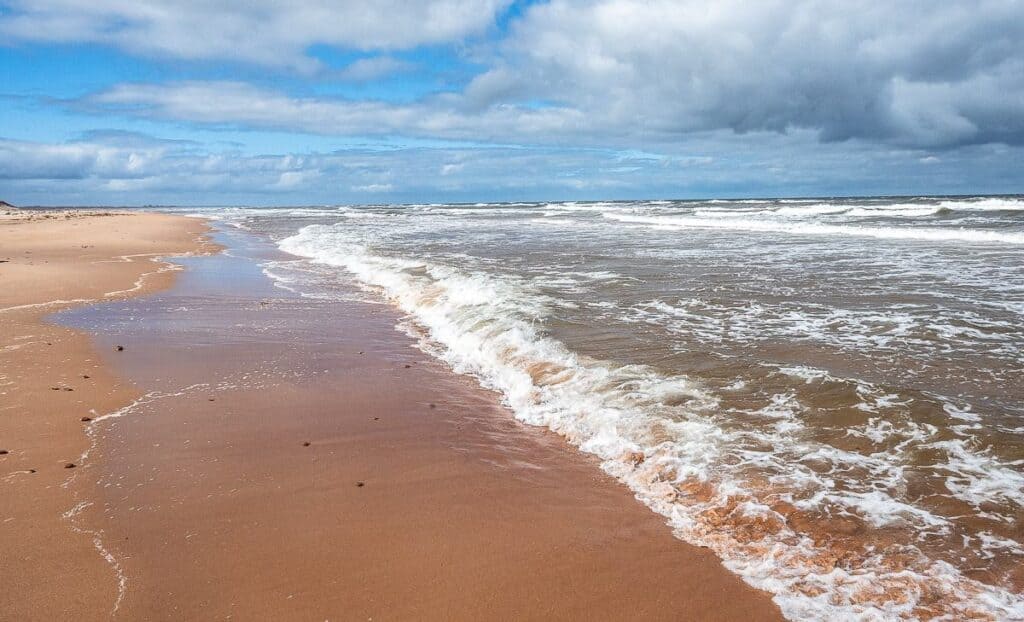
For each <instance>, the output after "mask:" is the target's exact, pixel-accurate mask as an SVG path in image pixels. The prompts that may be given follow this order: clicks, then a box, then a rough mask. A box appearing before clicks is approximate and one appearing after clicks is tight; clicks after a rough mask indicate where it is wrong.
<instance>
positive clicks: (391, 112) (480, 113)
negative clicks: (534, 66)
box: [84, 82, 586, 142]
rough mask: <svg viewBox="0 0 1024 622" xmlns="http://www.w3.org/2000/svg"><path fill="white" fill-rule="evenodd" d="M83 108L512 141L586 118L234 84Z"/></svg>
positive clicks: (568, 129)
mask: <svg viewBox="0 0 1024 622" xmlns="http://www.w3.org/2000/svg"><path fill="white" fill-rule="evenodd" d="M84 103H85V104H87V105H89V106H92V107H94V109H101V110H106V111H110V110H116V111H120V112H124V113H127V114H132V115H136V116H142V117H148V118H159V119H171V120H176V121H190V122H195V123H204V124H213V125H221V126H231V127H246V128H264V129H284V130H293V131H301V132H308V133H311V134H325V135H362V136H371V135H384V134H402V135H407V136H419V137H441V138H449V139H460V140H473V141H495V142H516V141H518V139H520V138H528V139H530V140H540V139H542V138H543V139H544V140H548V141H550V140H555V139H557V137H558V136H566V135H578V133H579V131H580V130H581V129H584V127H585V125H586V119H585V118H584V117H583V115H581V114H580V113H578V112H577V111H574V110H570V109H566V108H542V109H532V108H528V107H522V106H512V105H505V104H497V105H493V106H489V107H488V108H486V109H484V110H464V109H463V108H462V106H461V104H462V100H461V98H459V97H456V96H438V97H436V98H432V99H428V100H424V101H421V102H417V103H412V104H390V103H386V102H379V101H350V100H342V99H326V98H311V97H291V96H288V95H286V94H284V93H281V92H278V91H271V90H267V89H262V88H258V87H255V86H252V85H248V84H245V83H241V82H181V83H172V84H121V85H118V86H116V87H114V88H112V89H110V90H107V91H104V92H102V93H98V94H96V95H94V96H91V97H89V98H87V99H86V100H85V102H84Z"/></svg>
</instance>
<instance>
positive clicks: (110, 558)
mask: <svg viewBox="0 0 1024 622" xmlns="http://www.w3.org/2000/svg"><path fill="white" fill-rule="evenodd" d="M209 386H210V385H209V384H207V383H196V384H191V385H189V386H187V387H185V388H183V389H180V390H178V391H173V392H161V391H150V392H149V393H146V394H145V395H143V396H142V397H139V398H137V399H135V400H133V401H132V403H130V404H128V405H126V406H122V407H121V408H119V409H117V410H115V411H113V412H109V413H107V414H105V415H101V416H99V417H95V418H94V419H93V420H92V421H91V422H90V423H89V425H88V427H86V436H88V438H89V446H88V447H86V449H85V451H83V452H82V454H81V455H80V456H79V458H78V463H79V468H78V469H75V470H74V472H72V473H71V475H70V476H69V477H68V478H67V479H66V480H65V481H64V483H63V484H61V487H62V488H65V489H66V488H69V487H70V485H71V484H72V483H74V482H75V480H76V479H77V478H78V474H79V473H80V472H81V469H84V468H86V467H87V466H88V465H87V464H86V463H87V461H88V459H89V455H90V454H91V453H92V451H93V450H94V449H95V448H96V444H97V443H98V440H99V439H98V437H97V427H96V426H97V425H98V424H100V423H103V422H104V421H108V420H110V419H119V418H121V417H124V416H126V415H128V414H130V413H131V412H132V411H133V410H135V409H136V408H138V407H139V406H143V405H146V404H150V403H153V402H156V401H158V400H161V399H164V398H168V397H180V396H182V395H185V394H186V393H188V392H189V391H191V390H193V389H198V388H202V387H209ZM90 412H91V413H93V414H95V413H96V411H95V410H91V411H90ZM76 497H77V495H76ZM91 505H92V502H91V501H78V503H76V504H75V505H74V506H73V507H72V508H71V509H69V510H67V511H66V512H64V514H63V517H64V519H66V520H67V521H68V522H69V523H70V524H71V529H72V531H75V532H76V533H81V534H84V535H88V536H89V537H90V538H91V539H92V545H93V547H94V548H95V549H96V551H97V552H98V553H99V554H100V556H101V557H102V558H103V559H104V561H106V562H107V564H108V565H109V566H110V567H111V569H113V571H114V574H115V576H116V577H117V599H116V600H115V601H114V607H113V609H111V611H110V615H111V616H113V615H114V614H116V613H117V610H118V609H119V608H120V606H121V602H122V601H123V600H124V597H125V594H126V593H127V591H128V575H127V573H125V571H124V567H123V566H122V565H121V562H120V561H119V560H118V559H117V557H116V556H115V555H114V554H113V553H112V552H111V551H110V550H109V549H107V547H106V546H105V545H104V544H103V535H104V533H103V530H102V529H89V528H86V527H83V526H81V525H80V524H79V522H78V520H77V519H78V517H79V515H80V514H81V513H82V511H83V510H85V508H87V507H90V506H91Z"/></svg>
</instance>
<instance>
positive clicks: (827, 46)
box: [0, 0, 1024, 197]
mask: <svg viewBox="0 0 1024 622" xmlns="http://www.w3.org/2000/svg"><path fill="white" fill-rule="evenodd" d="M3 6H6V7H7V10H4V11H0V36H4V37H6V38H7V39H8V40H9V41H10V42H13V44H16V45H33V44H38V43H40V42H57V43H76V44H78V43H85V44H102V45H105V46H112V47H114V48H117V49H119V50H122V51H123V52H125V53H128V54H131V55H145V56H146V57H157V58H160V59H164V60H165V61H172V62H173V63H175V64H174V66H175V67H184V69H181V70H180V71H178V72H177V73H176V74H175V75H174V77H173V78H170V79H165V80H158V79H144V80H139V79H133V80H114V81H111V82H110V83H109V84H106V85H104V86H103V87H102V88H97V89H94V90H93V91H92V92H90V93H88V94H85V95H82V96H79V97H72V98H64V99H56V98H54V99H51V100H48V101H50V102H51V104H48V105H56V106H57V107H58V108H59V109H60V110H63V111H64V113H65V114H68V115H77V116H80V117H84V118H89V119H94V120H96V122H97V123H98V124H99V126H100V127H110V126H115V125H117V121H124V122H125V123H129V122H134V123H143V124H148V125H149V126H157V127H160V126H165V127H174V128H182V127H184V128H192V129H194V130H195V131H196V132H197V133H199V132H202V133H204V134H207V135H208V134H209V132H210V131H218V132H219V131H223V132H229V133H231V134H232V135H233V136H237V135H239V134H245V133H250V134H252V135H253V136H257V135H262V134H265V133H277V134H288V135H291V136H309V137H312V136H316V137H319V138H318V140H322V139H323V137H328V138H329V137H338V138H339V139H340V138H344V139H347V140H348V139H352V138H353V137H356V138H367V139H368V140H370V141H375V140H376V141H384V142H387V141H390V142H391V144H395V143H399V144H400V143H402V141H405V142H406V143H408V144H415V143H417V142H420V143H422V142H423V141H443V142H444V143H445V144H446V146H445V147H444V148H443V149H438V150H437V151H436V153H435V157H433V158H430V157H425V160H426V161H429V162H431V164H430V166H427V165H426V164H421V163H420V159H419V158H420V156H419V155H414V154H421V153H427V152H426V151H423V150H417V149H413V148H411V147H410V148H408V149H402V150H398V151H378V152H372V153H371V152H354V153H353V154H349V155H351V156H352V157H351V158H350V157H349V156H348V155H345V156H344V157H343V155H342V154H340V153H326V152H324V153H307V154H305V155H298V154H293V155H290V156H289V155H287V154H278V155H277V156H273V157H272V156H265V157H264V156H260V157H257V156H253V155H251V154H249V155H245V154H243V153H242V151H239V152H237V153H232V152H228V151H223V150H221V149H220V148H213V147H210V146H209V145H206V146H196V147H190V148H189V149H183V148H181V147H180V146H176V147H173V148H170V147H168V146H166V145H164V146H161V147H153V146H149V147H147V148H146V149H144V150H142V151H140V152H137V153H136V155H135V160H134V161H132V162H128V161H127V160H125V158H124V157H122V156H123V155H124V153H125V152H124V149H125V147H124V146H123V145H120V146H116V147H112V146H111V145H109V144H106V143H103V142H97V141H91V142H90V141H83V140H82V139H81V137H74V138H72V139H71V140H67V141H65V142H63V143H52V144H49V145H46V144H44V143H43V142H34V141H21V142H18V141H8V142H7V143H5V146H4V149H5V150H6V151H4V152H3V153H6V154H7V155H8V156H10V154H11V153H14V152H17V151H18V150H22V151H25V153H20V154H19V155H18V157H16V158H11V159H8V160H6V161H5V162H6V164H5V165H6V166H8V167H9V168H8V169H7V170H6V171H4V172H3V175H6V176H7V178H8V179H14V178H18V179H26V180H33V181H32V183H40V182H39V178H38V177H32V175H34V174H35V173H34V172H33V171H36V172H38V171H41V170H43V169H46V170H49V171H51V172H50V173H47V175H52V176H53V179H72V178H75V175H76V174H77V175H79V177H78V179H97V178H100V177H103V176H104V175H106V176H107V177H109V178H110V179H114V178H115V177H114V176H115V174H116V175H121V176H120V177H117V178H116V179H119V180H121V181H119V182H118V183H121V184H128V183H129V182H127V181H125V180H130V179H141V178H142V177H139V176H138V175H139V172H140V171H148V172H151V173H153V174H152V175H148V176H147V175H144V176H143V177H145V178H146V179H149V180H150V181H149V182H146V183H149V184H157V185H161V184H165V183H170V182H167V181H166V180H168V179H172V178H173V175H174V174H176V171H186V170H187V171H189V172H188V173H187V174H186V173H184V172H182V173H181V183H182V184H187V183H189V182H188V179H189V176H191V178H192V179H194V180H196V183H199V184H205V183H207V182H206V181H204V180H210V181H209V184H211V185H210V187H212V185H213V184H216V183H224V184H228V185H229V186H231V187H235V186H234V185H232V181H231V179H232V175H237V176H238V178H239V179H247V180H249V182H250V183H251V185H253V186H254V187H258V188H262V189H265V190H266V191H268V192H270V191H279V190H286V189H293V190H294V189H300V188H307V189H308V188H311V187H312V185H314V184H317V183H319V184H324V183H331V184H336V187H337V188H344V189H345V191H346V192H353V193H357V194H358V193H360V192H362V193H375V194H386V195H388V196H398V195H399V194H401V193H403V192H411V191H412V189H419V190H424V189H426V190H430V191H431V192H432V193H433V194H432V196H435V197H436V196H437V193H441V194H442V195H443V192H444V191H445V188H447V189H448V190H449V191H451V192H453V193H455V192H461V191H463V190H466V189H467V188H469V187H476V188H487V187H491V186H489V184H491V185H493V186H496V187H504V186H503V184H504V183H505V181H504V177H503V174H502V173H501V171H500V170H499V169H501V167H500V166H497V165H496V166H494V167H493V168H488V167H480V166H476V165H475V164H474V162H477V163H479V162H484V161H486V162H494V161H495V160H493V158H495V157H498V156H499V155H500V156H501V157H505V158H508V166H506V169H507V170H509V171H510V172H511V173H510V175H509V177H510V178H518V179H519V180H527V181H525V182H522V183H524V184H528V183H534V182H535V181H536V187H538V188H539V187H547V188H550V189H552V191H554V189H558V188H572V187H574V186H575V187H577V188H579V187H588V188H590V189H595V192H596V189H601V188H604V189H606V190H607V189H609V188H618V187H630V188H632V189H633V190H632V191H633V192H634V193H635V194H640V193H642V194H645V195H649V194H650V191H651V189H652V188H657V189H661V188H666V187H667V188H671V187H676V188H678V189H679V190H680V192H683V191H685V190H687V189H691V190H693V189H695V188H705V189H708V191H714V190H715V189H722V188H728V186H727V185H725V184H724V182H723V183H722V184H719V181H720V180H721V179H722V176H723V175H724V174H725V173H726V172H727V171H726V169H725V168H719V167H725V166H727V165H726V163H730V165H732V166H733V167H734V168H733V171H734V177H735V179H734V184H733V186H732V188H733V189H734V190H735V191H736V192H746V191H747V189H748V188H749V187H753V186H749V185H748V184H753V185H754V186H756V185H757V184H761V188H762V189H763V190H764V192H781V191H782V190H780V188H785V183H789V184H791V188H798V187H799V188H810V189H811V191H812V192H813V188H815V187H816V188H819V189H820V191H821V192H825V191H826V189H828V188H835V187H840V186H841V184H837V183H832V182H836V181H837V180H845V181H846V182H847V184H848V185H847V187H850V186H853V187H856V183H858V182H856V181H854V180H860V182H859V183H861V184H862V186H861V187H862V188H863V189H864V191H879V190H880V189H881V188H897V189H898V188H899V185H898V184H897V183H890V182H894V180H892V179H886V178H885V175H886V171H887V170H888V171H889V173H888V174H889V175H890V176H895V175H896V172H895V171H900V172H901V173H903V174H907V175H913V176H914V177H913V180H914V183H913V184H910V183H908V184H905V185H906V186H907V187H908V188H909V186H911V185H913V186H914V187H915V188H917V187H920V186H924V185H927V184H926V183H925V181H926V180H932V181H934V180H936V179H940V180H941V179H942V178H941V177H936V175H946V176H947V177H946V178H947V179H949V176H950V175H951V174H952V175H953V176H954V177H955V183H954V184H953V185H958V184H961V182H963V184H962V185H964V186H965V187H969V186H970V183H969V182H970V180H971V179H974V180H975V184H974V187H976V188H977V189H978V190H989V191H1006V189H1011V190H1013V189H1017V190H1022V189H1024V188H1021V184H1024V180H1022V179H1021V177H1020V175H1019V174H1016V175H1015V174H1013V173H1012V172H1011V171H1012V168H1013V167H1012V165H1013V163H1014V162H1017V163H1018V164H1019V163H1020V162H1021V161H1022V160H1021V154H1022V150H1024V3H1022V2H1020V1H1019V0H950V1H948V2H942V3H935V2H928V1H924V0H896V1H894V2H888V3H878V2H869V1H867V0H850V1H849V2H839V3H837V2H829V1H825V0H790V1H781V0H749V1H745V2H741V1H739V0H722V1H720V2H714V3H709V2H704V1H697V0H550V1H547V2H535V3H530V2H521V3H515V4H513V3H512V2H511V0H425V1H422V2H402V1H399V0H383V1H381V2H374V3H363V2H354V1H352V2H328V1H327V0H302V1H300V2H294V3H288V4H287V5H286V4H284V3H278V2H274V1H271V0H258V1H254V2H249V3H245V4H244V5H237V4H236V3H228V2H224V1H222V0H212V1H210V2H204V3H199V2H192V1H186V0H178V1H177V2H166V1H164V2H157V1H156V0H139V1H135V2H127V1H126V0H96V1H94V2H92V3H88V4H84V3H81V2H77V1H72V0H34V1H33V2H26V1H23V0H13V1H11V0H7V2H4V0H0V7H3ZM317 46H330V47H332V49H336V50H338V51H339V52H340V53H344V54H348V56H344V54H343V56H344V58H345V60H344V63H345V64H344V66H342V67H325V66H324V63H325V62H327V61H325V60H324V59H323V58H321V56H318V55H317V54H315V53H314V51H315V48H316V47H317ZM424 46H426V48H425V47H424ZM428 48H429V49H428ZM424 49H428V51H427V52H424ZM437 50H441V51H440V52H438V51H437ZM438 54H440V55H441V56H437V55H438ZM353 55H354V56H353ZM437 58H442V60H443V61H444V62H442V63H440V64H437V63H435V60H436V59H437ZM183 59H184V60H189V61H195V60H203V59H205V60H211V61H218V62H220V61H229V62H231V63H244V64H248V65H251V66H253V67H272V68H274V71H277V72H282V71H283V72H286V73H287V72H291V74H290V75H295V76H300V78H297V80H299V82H296V81H295V80H253V79H252V75H253V74H252V73H251V72H250V73H246V72H240V73H238V75H237V76H236V75H235V73H234V72H232V71H230V70H224V69H223V68H221V70H219V71H216V72H209V71H195V72H191V73H190V71H189V69H188V68H189V67H190V65H188V63H184V64H181V63H178V61H180V60H183ZM440 65H445V66H452V65H457V66H458V67H460V70H462V71H465V72H467V73H468V74H469V75H468V77H466V79H464V80H454V81H451V80H448V79H447V78H443V77H442V75H441V74H442V73H443V71H445V70H443V69H441V68H439V67H440ZM431 72H434V73H431ZM211 73H213V74H216V77H215V78H211V77H210V74H211ZM192 74H194V75H192ZM225 76H226V77H225ZM245 76H249V79H246V78H245ZM327 76H330V78H328V77H327ZM330 80H341V81H343V82H345V83H346V84H350V85H353V84H354V85H359V89H362V90H359V89H355V90H349V91H345V90H344V89H336V88H324V87H325V85H327V83H328V82H329V81H330ZM403 80H409V81H410V82H409V83H410V84H412V83H414V82H415V81H416V80H419V82H418V83H417V84H421V85H426V86H420V87H416V88H418V89H419V90H415V89H413V90H409V89H405V87H403V86H402V85H403V84H405V83H404V82H403ZM325 81H326V82H325ZM380 85H391V86H380ZM395 85H397V86H395ZM431 85H439V86H431ZM328 86H329V85H328ZM409 88H412V87H409ZM396 89H397V90H396ZM403 89H405V90H403ZM52 102H55V103H52ZM451 143H456V146H457V147H458V148H459V149H461V151H458V152H457V153H459V154H461V155H459V157H458V158H455V159H453V160H451V161H448V160H449V159H451V157H452V156H453V154H454V153H456V152H453V151H448V150H447V149H448V145H450V144H451ZM87 145H88V146H87ZM780 145H781V146H782V148H783V151H782V152H780V153H784V154H785V155H786V157H787V158H788V160H786V161H781V160H779V159H778V158H775V157H773V156H772V151H771V150H772V149H773V148H777V147H779V146H780ZM111 149H114V150H115V151H110V150H111ZM154 149H155V150H156V151H154ZM631 151H635V152H643V153H646V154H649V155H650V156H651V157H650V158H647V159H641V161H640V162H639V163H638V162H631V163H629V164H628V165H620V164H615V163H614V160H615V159H616V158H619V157H620V156H618V155H614V154H621V153H626V152H631ZM29 152H31V153H29ZM119 154H120V155H119ZM197 154H198V155H197ZM743 154H747V155H749V157H744V155H743ZM526 155H530V156H531V157H532V158H533V159H530V158H527V157H525V156H526ZM275 157H276V158H278V159H275ZM281 158H293V159H292V160H291V161H292V162H299V163H302V166H300V167H299V168H298V169H295V170H291V169H289V170H285V171H282V172H280V175H279V174H278V172H268V171H271V169H268V168H267V167H268V166H271V165H270V164H268V163H269V162H277V163H278V164H274V165H273V166H278V165H279V163H280V162H281V161H283V160H281ZM353 158H354V160H355V161H360V162H365V161H373V162H375V163H376V164H375V166H379V167H383V168H387V169H388V170H391V171H392V174H391V175H390V176H382V175H370V174H365V173H366V171H365V170H363V169H359V170H361V171H362V172H360V173H358V174H357V173H355V172H353V171H355V170H356V169H352V168H350V162H351V161H352V160H353ZM385 161H389V162H390V164H384V162H385ZM438 161H442V165H441V166H435V165H434V164H436V162H438ZM819 161H820V162H827V163H828V166H831V167H832V169H831V176H832V177H831V181H830V180H829V177H828V176H829V174H830V173H829V170H828V169H827V168H824V167H822V166H819V165H818V162H819ZM538 162H543V163H544V164H543V165H537V163H538ZM664 162H675V163H677V164H679V165H678V166H677V165H675V164H674V165H672V166H669V167H666V165H665V164H664ZM681 163H687V164H685V165H683V164H681ZM755 163H756V164H755ZM232 166H234V167H237V168H235V169H232V168H231V167H232ZM510 166H519V167H521V169H520V170H518V171H515V170H514V169H509V168H508V167H510ZM588 166H589V167H591V168H590V169H587V168H586V167H588ZM954 166H959V167H960V169H956V168H953V167H954ZM161 167H162V171H163V172H162V173H160V174H158V173H157V169H159V168H161ZM402 167H408V168H409V170H411V171H415V172H416V174H410V175H406V176H403V175H400V174H396V173H395V172H394V171H398V170H400V169H401V168H402ZM709 167H710V168H709ZM744 167H749V168H744ZM271 168H272V167H271ZM357 168H358V167H357ZM428 169H429V171H428ZM62 170H63V171H66V172H67V175H66V176H64V177H62V176H61V175H60V171H62ZM83 170H87V172H86V173H82V171H83ZM272 170H273V171H276V169H272ZM75 171H77V173H76V172H75ZM711 171H714V172H711ZM132 174H135V175H136V177H132ZM471 174H476V175H478V176H479V178H478V180H477V181H478V182H479V183H476V182H472V183H470V182H469V181H468V180H470V177H468V176H469V175H471ZM532 175H537V176H538V179H537V180H533V179H532V177H531V176H532ZM157 178H160V179H163V180H164V181H161V182H159V184H158V182H155V181H152V180H153V179H157ZM339 180H344V181H339ZM486 180H489V181H486ZM807 180H817V183H818V185H817V186H813V185H811V186H808V185H807V183H805V182H806V181H807ZM896 181H898V180H896ZM442 182H444V183H442ZM701 184H703V185H701ZM915 184H916V185H915ZM948 186H949V184H947V186H944V187H948ZM161 187H163V186H162V185H161ZM957 187H959V186H957ZM467 191H468V190H467ZM607 191H609V192H610V191H611V190H607ZM693 191H695V192H696V191H697V190H693ZM720 191H722V192H724V193H726V194H728V191H727V190H720ZM936 191H938V190H936ZM787 193H788V194H793V192H787Z"/></svg>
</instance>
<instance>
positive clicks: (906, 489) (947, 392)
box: [192, 197, 1024, 620]
mask: <svg viewBox="0 0 1024 622" xmlns="http://www.w3.org/2000/svg"><path fill="white" fill-rule="evenodd" d="M192 211H194V210H192ZM201 213H202V214H204V215H206V216H210V217H214V218H217V219H221V220H224V221H226V222H228V223H230V224H233V225H236V226H239V227H243V228H246V229H250V230H252V231H255V232H258V233H263V234H266V235H268V236H270V237H272V238H273V239H274V240H276V241H278V242H279V245H280V247H281V248H282V249H283V250H285V251H288V252H290V253H292V254H294V255H297V256H299V257H302V258H303V259H297V260H294V261H281V262H271V263H268V264H267V265H266V270H267V272H268V273H269V274H271V276H273V277H274V278H275V279H277V280H278V283H279V284H280V285H282V286H284V287H289V288H292V289H295V290H297V291H300V292H302V293H304V294H307V295H311V296H321V297H328V298H329V297H331V296H351V295H352V291H353V287H352V285H353V284H355V285H357V286H359V289H360V290H361V291H363V292H365V295H367V296H370V297H372V298H376V299H378V300H382V301H387V302H389V303H391V304H393V305H395V306H396V307H398V308H399V309H401V310H402V311H403V312H404V313H406V314H407V317H406V319H405V321H404V322H403V325H402V328H403V329H404V330H406V331H408V332H410V333H411V334H413V335H415V336H416V337H417V338H419V339H420V342H421V345H422V347H423V348H424V349H425V350H426V351H428V352H430V353H431V354H433V355H435V356H437V357H439V358H441V359H443V360H445V361H447V362H448V363H449V364H450V365H451V366H452V368H453V369H455V370H456V371H457V372H460V373H466V374H472V375H474V376H475V377H477V378H478V379H479V380H480V382H481V384H483V385H485V386H487V387H489V388H493V389H496V390H498V391H499V392H500V393H501V394H502V395H503V396H504V399H505V400H506V402H507V403H508V405H509V406H510V408H511V409H512V410H513V412H515V414H516V416H517V417H519V418H520V419H522V420H523V421H526V422H528V423H531V424H536V425H543V426H547V427H550V428H551V429H553V430H555V431H556V432H558V433H559V434H562V435H564V436H565V437H566V438H567V439H568V440H569V441H570V442H571V443H572V444H574V445H576V446H578V447H579V448H580V449H582V450H583V451H586V452H590V453H593V454H596V455H597V456H599V457H600V458H602V459H603V460H604V462H603V465H604V468H605V469H606V470H607V471H608V472H610V473H612V474H613V475H615V476H616V477H618V478H619V479H621V480H622V481H623V482H624V483H625V484H627V485H628V486H630V487H631V488H632V489H633V490H634V491H635V492H636V493H637V495H638V496H639V497H640V498H641V499H642V500H643V501H644V502H645V503H647V504H648V505H649V506H650V507H651V508H652V509H653V510H654V511H657V512H659V513H662V514H663V515H665V516H666V517H667V519H668V521H669V523H670V524H671V525H672V527H673V528H674V529H675V530H676V533H677V534H678V535H679V537H680V538H682V539H684V540H686V541H689V542H693V543H697V544H701V545H706V546H709V547H711V548H713V549H714V550H715V551H716V552H717V553H718V554H719V555H720V556H721V557H722V559H723V560H725V563H726V565H727V566H728V567H729V568H730V569H732V570H733V571H735V572H737V573H739V574H740V575H742V576H743V577H744V578H746V579H747V580H748V581H749V582H750V583H752V584H753V585H755V586H758V587H761V588H763V589H766V590H769V591H771V592H773V593H774V594H775V595H776V601H777V602H778V603H779V604H780V606H781V607H782V608H783V611H784V613H786V615H787V616H788V617H791V618H793V619H822V618H824V617H834V616H839V617H840V618H841V619H846V618H849V617H856V618H863V619H892V618H924V619H928V618H933V617H942V616H945V617H946V618H947V619H957V620H959V619H971V618H979V619H985V618H992V619H1024V596H1022V590H1024V529H1022V525H1024V199H1022V198H1013V197H1003V198H978V199H929V198H919V199H898V200H891V199H841V200H827V201H826V200H812V199H808V200H791V201H711V202H636V203H552V204H484V205H413V206H364V207H339V208H333V207H329V208H295V209H243V208H223V209H209V210H201Z"/></svg>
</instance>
